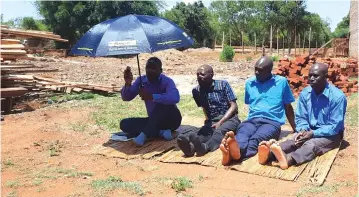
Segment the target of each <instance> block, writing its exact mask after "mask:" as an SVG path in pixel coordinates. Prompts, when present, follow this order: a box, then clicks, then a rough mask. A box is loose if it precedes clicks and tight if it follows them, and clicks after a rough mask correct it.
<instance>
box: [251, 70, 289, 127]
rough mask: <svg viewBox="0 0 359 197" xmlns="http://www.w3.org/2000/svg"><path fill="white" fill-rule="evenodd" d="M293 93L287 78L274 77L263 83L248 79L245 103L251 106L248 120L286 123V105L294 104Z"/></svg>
mask: <svg viewBox="0 0 359 197" xmlns="http://www.w3.org/2000/svg"><path fill="white" fill-rule="evenodd" d="M294 101H295V99H294V97H293V94H292V91H291V90H290V88H289V85H288V81H287V79H286V78H284V77H282V76H278V75H272V78H271V79H269V80H268V81H266V82H264V83H261V82H259V81H258V80H257V78H256V77H255V76H253V77H251V78H249V79H247V81H246V87H245V95H244V102H245V103H246V104H247V105H249V113H248V119H253V118H267V119H270V120H273V121H277V122H279V123H280V124H281V125H283V124H284V123H285V109H284V105H286V104H290V103H292V102H294Z"/></svg>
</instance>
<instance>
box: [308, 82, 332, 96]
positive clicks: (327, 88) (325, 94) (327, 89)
mask: <svg viewBox="0 0 359 197" xmlns="http://www.w3.org/2000/svg"><path fill="white" fill-rule="evenodd" d="M311 92H312V93H313V94H315V95H316V93H315V91H314V89H313V88H312V87H311ZM320 95H324V96H326V97H327V98H329V83H328V82H327V83H326V84H325V88H324V90H323V92H322V93H321V94H319V95H316V96H320Z"/></svg>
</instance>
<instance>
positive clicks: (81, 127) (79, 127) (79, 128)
mask: <svg viewBox="0 0 359 197" xmlns="http://www.w3.org/2000/svg"><path fill="white" fill-rule="evenodd" d="M88 126H89V125H88V124H86V123H83V122H76V123H72V124H71V125H70V127H71V129H72V130H74V131H76V132H81V133H83V132H84V131H85V130H86V129H87V128H88Z"/></svg>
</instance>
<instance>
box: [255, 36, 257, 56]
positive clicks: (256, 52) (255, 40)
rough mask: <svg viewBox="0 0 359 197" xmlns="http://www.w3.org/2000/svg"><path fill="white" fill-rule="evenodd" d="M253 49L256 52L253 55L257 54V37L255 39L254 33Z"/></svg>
mask: <svg viewBox="0 0 359 197" xmlns="http://www.w3.org/2000/svg"><path fill="white" fill-rule="evenodd" d="M254 47H255V48H256V50H255V51H254V55H256V54H257V37H256V33H254Z"/></svg>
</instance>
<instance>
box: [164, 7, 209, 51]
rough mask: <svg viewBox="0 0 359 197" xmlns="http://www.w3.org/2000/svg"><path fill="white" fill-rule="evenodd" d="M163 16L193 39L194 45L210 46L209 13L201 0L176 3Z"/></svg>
mask: <svg viewBox="0 0 359 197" xmlns="http://www.w3.org/2000/svg"><path fill="white" fill-rule="evenodd" d="M163 16H164V17H165V18H167V19H169V20H171V21H172V22H174V23H176V24H177V25H178V26H180V27H181V28H183V30H184V31H185V32H186V33H187V34H188V35H190V36H191V37H192V38H193V39H194V40H195V47H201V46H212V42H213V40H214V33H213V29H212V26H211V25H210V13H209V11H208V9H207V8H206V7H205V6H204V5H203V3H202V2H201V1H199V2H194V3H193V4H187V5H186V4H185V3H183V2H181V3H177V4H176V6H174V7H173V8H172V9H171V10H169V11H166V12H165V13H164V14H163Z"/></svg>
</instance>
